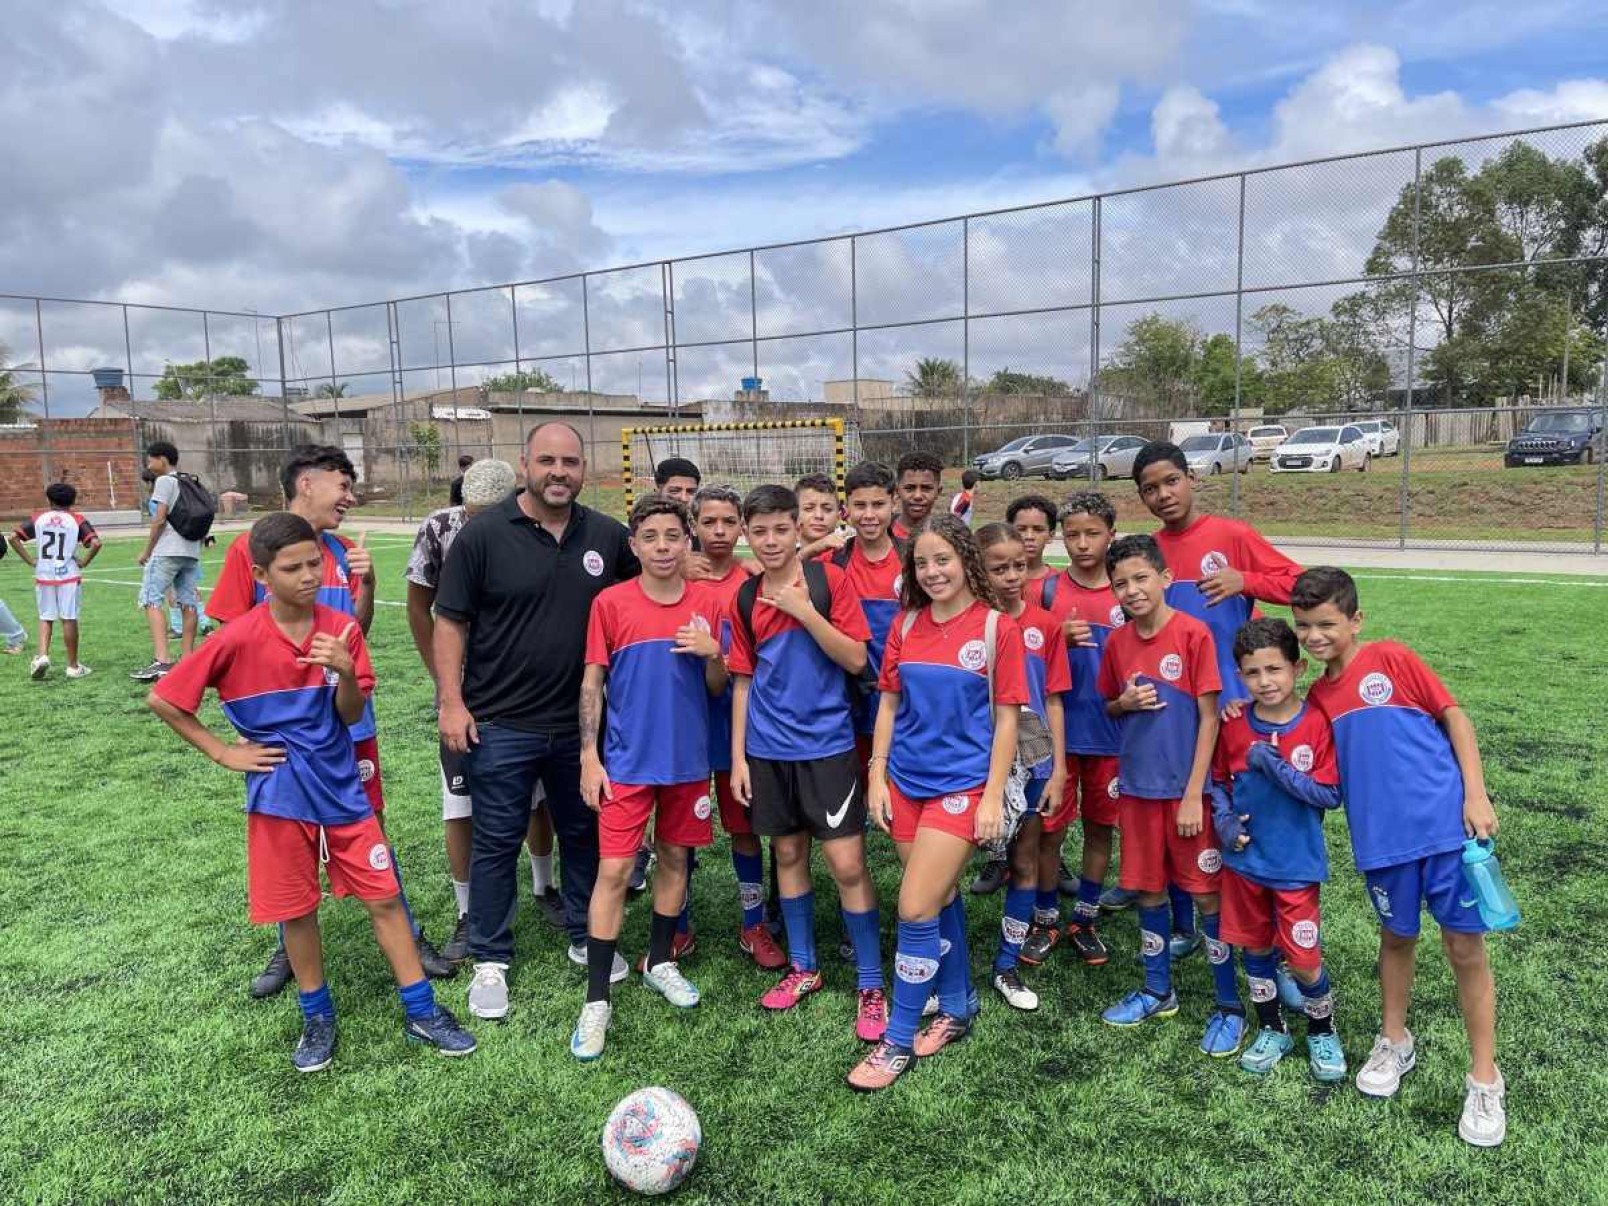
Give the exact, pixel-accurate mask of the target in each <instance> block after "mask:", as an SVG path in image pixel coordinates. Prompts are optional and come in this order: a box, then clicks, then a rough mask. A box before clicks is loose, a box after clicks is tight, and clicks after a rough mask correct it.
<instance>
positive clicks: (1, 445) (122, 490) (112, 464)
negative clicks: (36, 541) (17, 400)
mask: <svg viewBox="0 0 1608 1206" xmlns="http://www.w3.org/2000/svg"><path fill="white" fill-rule="evenodd" d="M134 442H135V441H134V424H133V421H132V420H129V419H51V420H48V421H40V422H39V423H38V424H37V425H36V426H34V427H32V428H25V429H20V428H11V429H6V428H0V516H4V517H6V518H12V517H15V516H21V515H26V514H29V513H31V512H33V511H36V510H38V509H39V508H40V507H42V506H44V505H45V486H46V485H47V484H48V483H50V482H62V481H64V482H70V483H72V484H73V485H74V486H76V487H78V504H77V505H78V509H79V510H81V511H108V510H112V509H114V508H115V509H117V510H132V509H135V508H138V507H139V505H140V500H141V498H142V493H141V485H140V472H141V471H142V470H143V469H144V468H145V462H144V458H143V457H141V456H138V455H137V454H136V453H135V450H134Z"/></svg>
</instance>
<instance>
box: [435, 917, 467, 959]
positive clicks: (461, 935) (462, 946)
mask: <svg viewBox="0 0 1608 1206" xmlns="http://www.w3.org/2000/svg"><path fill="white" fill-rule="evenodd" d="M441 957H442V958H443V959H450V960H451V961H452V962H453V963H462V962H463V961H464V960H465V959H467V958H468V957H469V915H468V914H467V913H465V914H464V915H463V916H462V917H460V918H458V924H457V925H455V926H453V927H452V937H451V938H450V939H448V940H447V945H446V946H444V947H442V948H441Z"/></svg>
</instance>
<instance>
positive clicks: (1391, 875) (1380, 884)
mask: <svg viewBox="0 0 1608 1206" xmlns="http://www.w3.org/2000/svg"><path fill="white" fill-rule="evenodd" d="M1362 874H1363V878H1364V879H1365V880H1366V881H1367V883H1368V899H1369V900H1370V901H1372V902H1373V907H1374V912H1375V913H1377V914H1378V915H1379V924H1380V925H1382V926H1384V928H1385V929H1387V930H1389V931H1390V932H1391V933H1392V934H1399V935H1400V936H1401V937H1403V938H1416V937H1418V924H1419V913H1420V911H1421V909H1422V907H1423V906H1424V905H1427V906H1428V907H1429V915H1430V916H1431V917H1433V918H1434V919H1435V924H1436V925H1438V926H1440V928H1441V929H1443V930H1451V931H1453V932H1454V933H1458V934H1483V933H1485V932H1486V931H1487V930H1488V929H1490V928H1491V927H1490V926H1488V925H1486V924H1485V919H1484V918H1482V917H1481V916H1480V910H1479V906H1478V904H1477V903H1476V902H1475V899H1474V893H1473V891H1472V890H1471V889H1470V888H1469V886H1468V881H1467V880H1466V879H1465V878H1464V877H1463V856H1462V854H1461V852H1459V851H1456V850H1449V851H1447V852H1446V853H1445V854H1431V855H1429V856H1428V857H1427V858H1418V859H1414V860H1413V861H1412V862H1410V863H1396V864H1395V865H1394V866H1390V867H1379V868H1377V869H1375V870H1373V871H1364V872H1363V873H1362Z"/></svg>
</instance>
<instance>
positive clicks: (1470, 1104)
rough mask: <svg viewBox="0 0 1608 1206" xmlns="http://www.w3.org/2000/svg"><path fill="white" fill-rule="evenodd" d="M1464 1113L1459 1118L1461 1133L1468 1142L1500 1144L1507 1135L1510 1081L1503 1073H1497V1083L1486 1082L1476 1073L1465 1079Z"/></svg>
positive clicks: (1458, 1127)
mask: <svg viewBox="0 0 1608 1206" xmlns="http://www.w3.org/2000/svg"><path fill="white" fill-rule="evenodd" d="M1463 1086H1464V1089H1465V1093H1464V1096H1463V1116H1462V1117H1461V1118H1459V1119H1458V1120H1457V1133H1458V1135H1460V1136H1461V1137H1462V1139H1463V1142H1464V1143H1472V1144H1473V1145H1474V1146H1475V1147H1496V1146H1497V1145H1498V1144H1499V1143H1501V1142H1502V1140H1503V1139H1506V1138H1507V1107H1506V1106H1505V1105H1504V1104H1503V1098H1504V1097H1506V1096H1507V1085H1506V1084H1504V1083H1503V1081H1502V1073H1501V1072H1500V1071H1498V1072H1497V1074H1496V1083H1495V1084H1490V1085H1482V1084H1481V1083H1480V1082H1479V1081H1477V1080H1475V1079H1474V1078H1473V1077H1472V1076H1469V1077H1466V1078H1465V1079H1464V1081H1463Z"/></svg>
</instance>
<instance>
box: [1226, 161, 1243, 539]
mask: <svg viewBox="0 0 1608 1206" xmlns="http://www.w3.org/2000/svg"><path fill="white" fill-rule="evenodd" d="M1244 319H1245V173H1244V172H1241V173H1240V178H1239V251H1238V254H1237V255H1236V257H1235V263H1234V404H1233V406H1232V408H1231V409H1230V412H1229V419H1228V430H1229V434H1230V435H1237V434H1239V426H1240V360H1241V357H1242V355H1243V353H1242V352H1241V349H1240V337H1241V335H1242V334H1243V333H1244V325H1245V324H1244ZM1232 468H1233V470H1234V471H1233V472H1232V473H1230V474H1229V475H1228V476H1229V483H1228V511H1229V514H1230V515H1233V516H1234V517H1235V518H1238V517H1239V513H1240V511H1239V507H1240V475H1239V457H1238V454H1237V453H1236V455H1235V459H1234V465H1233V466H1232Z"/></svg>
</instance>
